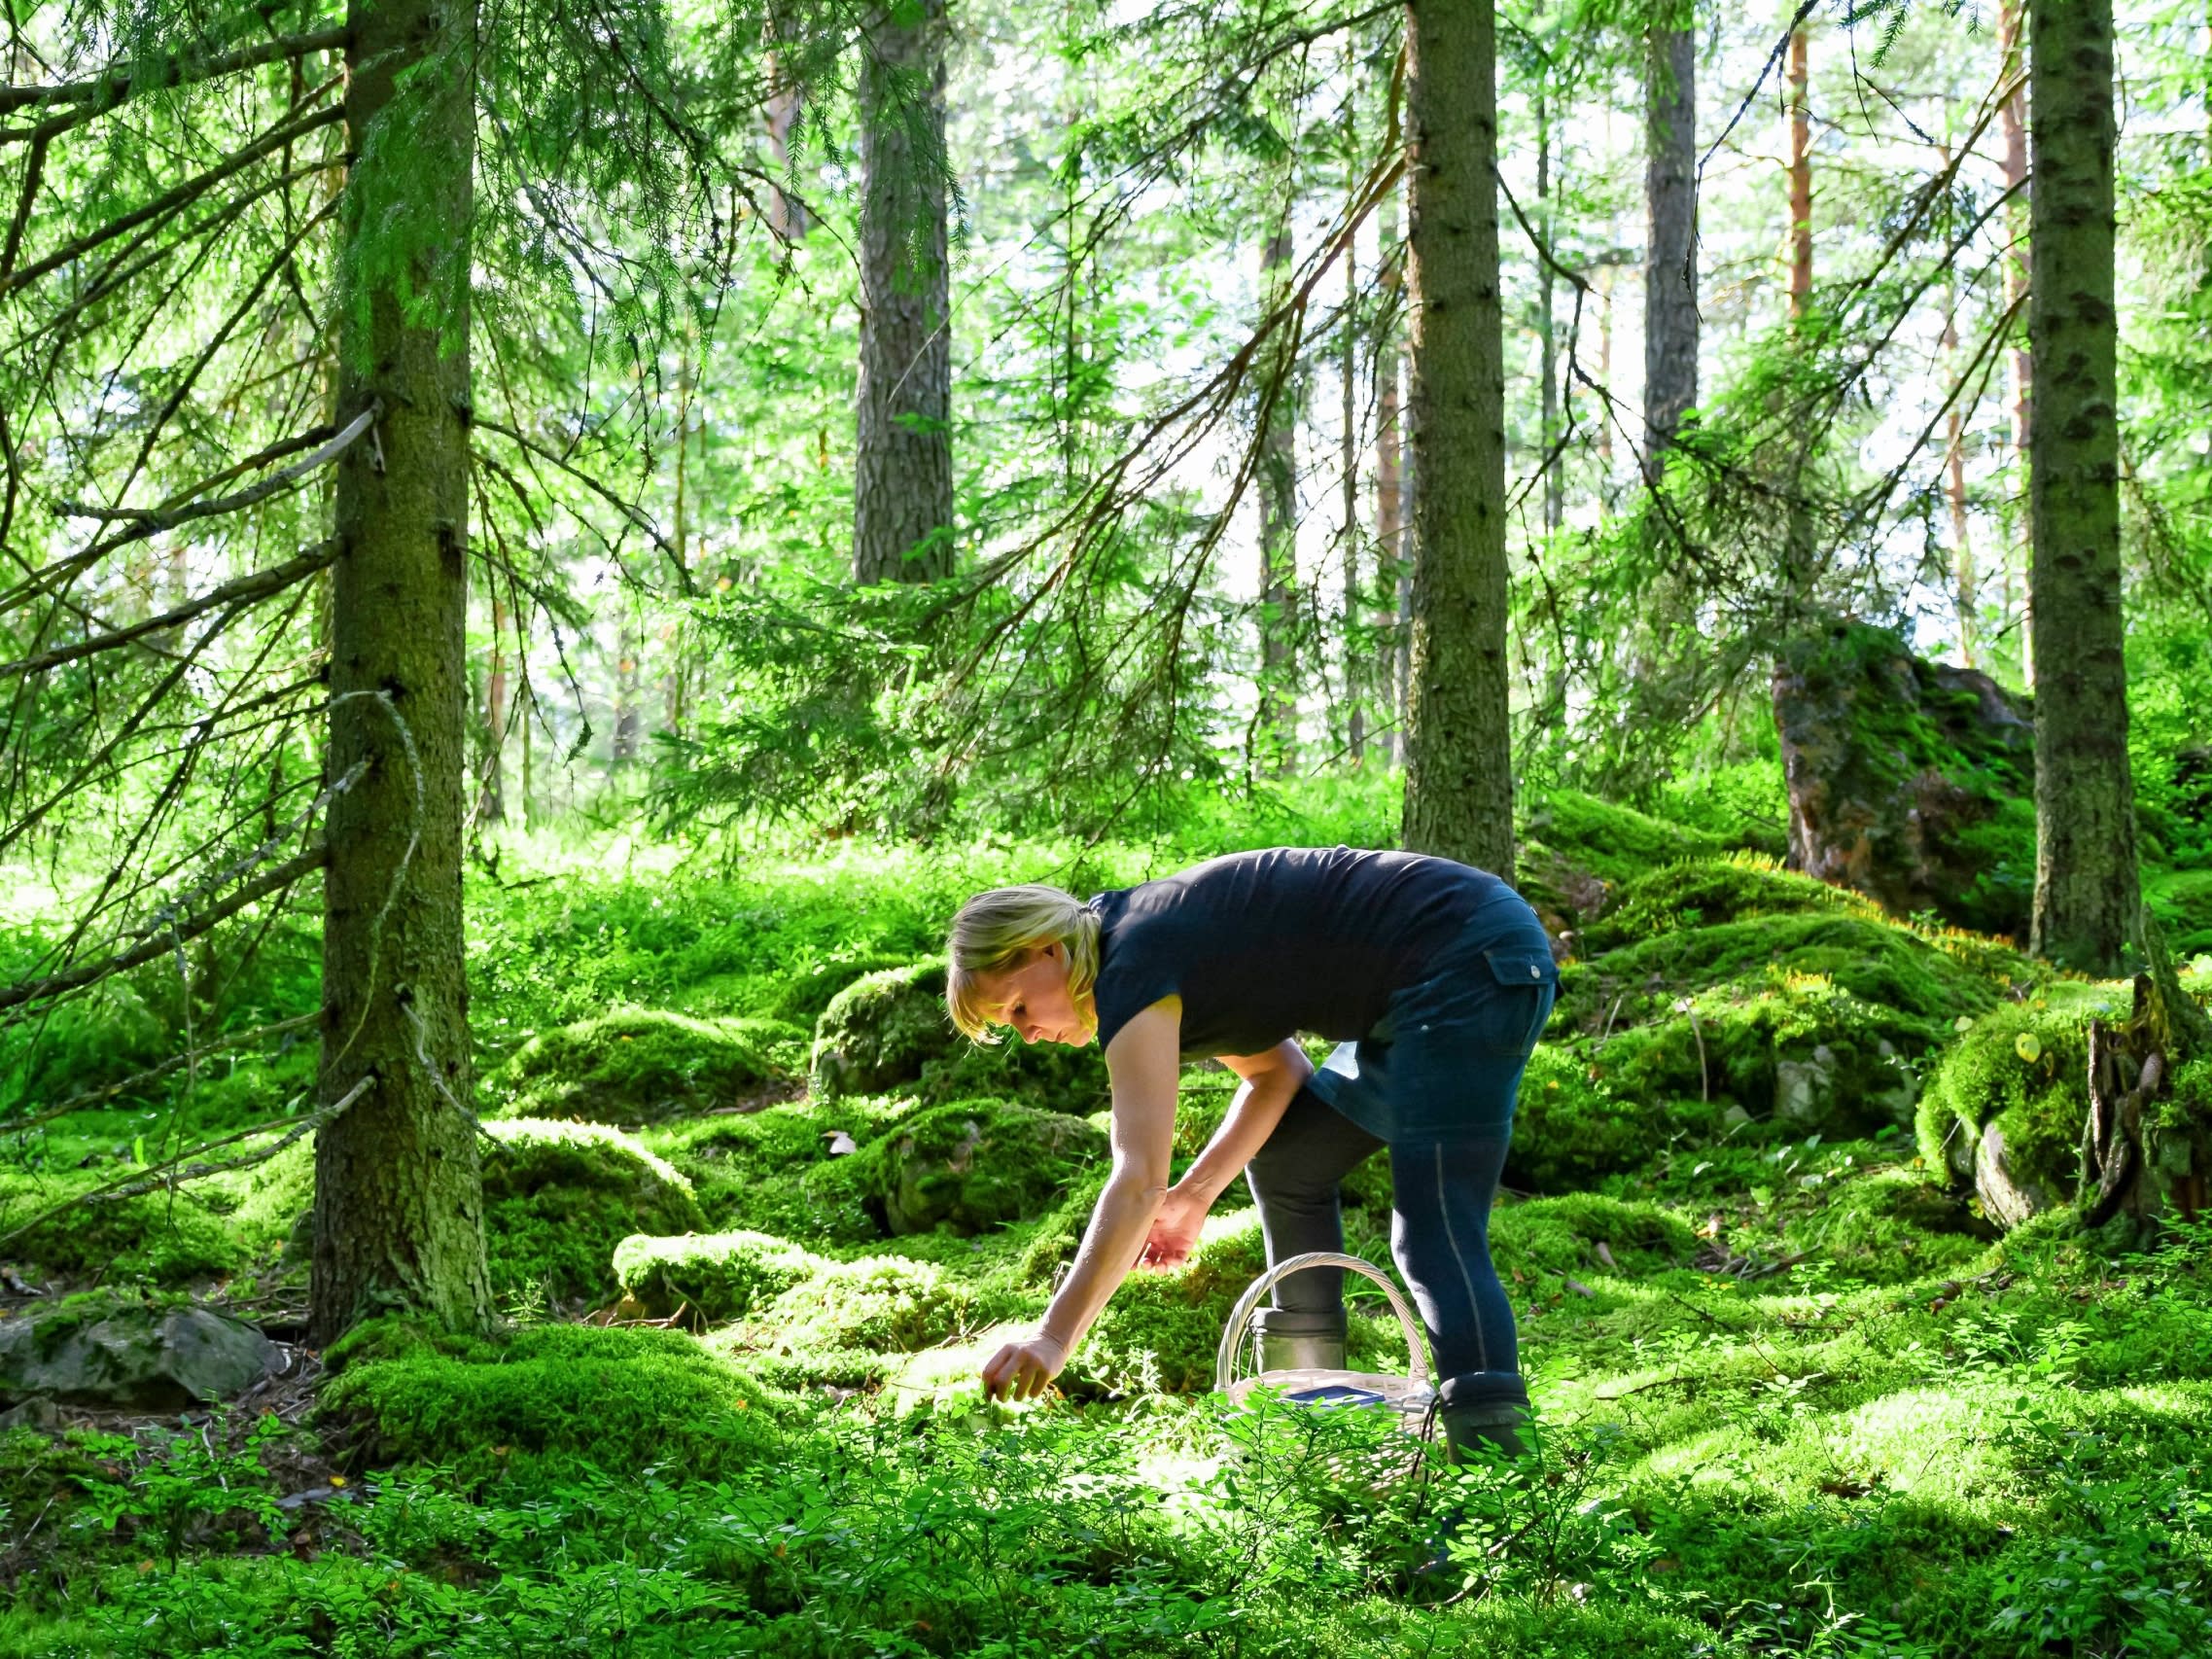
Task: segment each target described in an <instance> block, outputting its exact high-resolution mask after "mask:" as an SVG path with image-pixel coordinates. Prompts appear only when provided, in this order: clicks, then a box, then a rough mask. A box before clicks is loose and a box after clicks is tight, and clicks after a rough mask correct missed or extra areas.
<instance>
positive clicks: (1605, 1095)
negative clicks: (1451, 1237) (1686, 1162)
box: [1505, 1043, 1722, 1192]
mask: <svg viewBox="0 0 2212 1659" xmlns="http://www.w3.org/2000/svg"><path fill="white" fill-rule="evenodd" d="M1693 1064H1695V1062H1694V1061H1693ZM1721 1110H1722V1109H1721V1108H1720V1107H1719V1106H1717V1105H1713V1104H1710V1103H1707V1102H1703V1101H1700V1100H1698V1099H1697V1098H1696V1097H1695V1096H1692V1097H1689V1098H1686V1099H1685V1098H1681V1097H1675V1096H1668V1095H1653V1096H1649V1097H1646V1096H1640V1095H1638V1096H1631V1095H1628V1094H1624V1093H1623V1092H1621V1091H1620V1090H1619V1089H1617V1088H1616V1087H1615V1086H1614V1085H1613V1083H1612V1082H1610V1081H1609V1080H1608V1079H1607V1075H1606V1071H1605V1068H1604V1067H1603V1066H1602V1065H1601V1064H1599V1063H1598V1062H1597V1061H1594V1060H1593V1059H1591V1058H1590V1057H1589V1056H1588V1055H1586V1054H1585V1053H1583V1052H1582V1051H1581V1050H1580V1049H1579V1047H1578V1048H1574V1049H1569V1048H1566V1047H1562V1046H1560V1045H1557V1044H1551V1043H1545V1044H1541V1045H1539V1046H1538V1047H1537V1049H1536V1052H1535V1053H1534V1054H1532V1055H1530V1056H1529V1058H1528V1069H1527V1072H1525V1073H1524V1074H1523V1075H1522V1078H1521V1098H1520V1103H1519V1105H1518V1106H1517V1107H1516V1108H1515V1110H1514V1115H1513V1141H1512V1144H1511V1145H1510V1146H1509V1147H1507V1148H1506V1154H1505V1183H1506V1184H1507V1185H1508V1186H1511V1187H1514V1188H1516V1189H1517V1190H1520V1191H1524V1192H1562V1191H1571V1190H1573V1189H1575V1188H1577V1187H1581V1186H1585V1185H1588V1184H1589V1183H1590V1182H1592V1181H1594V1180H1596V1179H1597V1178H1598V1177H1599V1176H1603V1175H1610V1174H1613V1173H1614V1172H1616V1171H1619V1170H1625V1169H1633V1168H1635V1167H1636V1166H1637V1165H1639V1164H1642V1163H1644V1162H1646V1161H1647V1160H1649V1159H1650V1158H1651V1157H1653V1156H1654V1155H1656V1154H1657V1153H1658V1152H1659V1150H1660V1149H1661V1148H1662V1147H1665V1146H1666V1145H1667V1144H1668V1142H1669V1141H1671V1140H1673V1139H1674V1138H1675V1137H1676V1136H1678V1135H1685V1134H1687V1135H1694V1136H1702V1135H1704V1134H1708V1133H1710V1132H1711V1131H1712V1129H1713V1128H1714V1127H1715V1126H1716V1125H1717V1124H1718V1122H1719V1119H1720V1113H1721Z"/></svg>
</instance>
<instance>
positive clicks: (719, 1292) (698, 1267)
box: [614, 1233, 825, 1324]
mask: <svg viewBox="0 0 2212 1659" xmlns="http://www.w3.org/2000/svg"><path fill="white" fill-rule="evenodd" d="M824 1265H825V1264H824V1262H823V1260H822V1258H821V1257H820V1256H818V1255H816V1254H815V1253H813V1252H811V1251H807V1250H802V1249H800V1248H799V1247H798V1246H797V1245H795V1244H792V1243H790V1241H789V1240H787V1239H779V1238H777V1237H775V1236H774V1235H773V1234H770V1233H687V1234H685V1236H684V1237H682V1238H653V1237H650V1236H649V1235H647V1234H644V1233H636V1234H633V1235H631V1236H630V1237H629V1238H626V1239H624V1240H623V1241H622V1242H621V1243H620V1244H618V1245H616V1246H615V1247H614V1277H615V1278H616V1279H617V1280H619V1281H620V1282H621V1286H622V1290H623V1293H624V1294H625V1295H627V1296H629V1297H631V1298H632V1299H633V1300H635V1301H637V1302H638V1303H639V1304H640V1305H641V1306H643V1307H644V1309H645V1311H646V1312H647V1313H648V1314H650V1316H651V1317H652V1318H654V1319H667V1318H669V1317H670V1316H671V1315H673V1314H675V1313H676V1312H677V1310H678V1309H679V1308H685V1307H688V1308H690V1309H692V1310H693V1311H695V1312H696V1313H698V1314H699V1315H700V1316H701V1317H702V1318H704V1319H708V1320H712V1321H714V1322H716V1323H718V1324H719V1323H720V1322H721V1321H723V1320H733V1319H738V1318H741V1317H742V1316H744V1315H745V1314H748V1313H751V1312H752V1311H753V1310H754V1309H755V1308H756V1307H758V1306H760V1305H761V1304H763V1303H765V1302H768V1301H772V1300H773V1299H774V1298H776V1297H777V1296H779V1295H781V1294H783V1292H784V1291H786V1290H788V1289H790V1288H791V1287H792V1286H793V1285H796V1284H797V1283H798V1282H799V1281H800V1280H802V1279H804V1278H806V1277H807V1276H808V1275H810V1274H814V1273H819V1272H820V1271H822V1269H823V1267H824Z"/></svg>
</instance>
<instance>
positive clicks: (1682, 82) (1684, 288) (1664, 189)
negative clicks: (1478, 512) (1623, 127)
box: [1643, 0, 1698, 481]
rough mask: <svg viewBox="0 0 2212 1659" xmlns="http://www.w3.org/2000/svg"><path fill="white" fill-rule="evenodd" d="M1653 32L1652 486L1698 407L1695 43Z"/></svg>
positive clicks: (1648, 454)
mask: <svg viewBox="0 0 2212 1659" xmlns="http://www.w3.org/2000/svg"><path fill="white" fill-rule="evenodd" d="M1690 21H1691V18H1690V13H1689V6H1688V4H1687V0H1685V3H1684V4H1683V5H1682V10H1681V15H1680V18H1679V22H1680V25H1681V26H1679V27H1675V28H1661V29H1655V30H1654V31H1653V32H1652V35H1651V38H1650V40H1649V42H1648V43H1647V53H1646V63H1645V87H1644V97H1645V103H1644V146H1645V148H1644V224H1645V237H1644V246H1645V255H1644V261H1645V263H1644V344H1643V449H1644V477H1646V479H1647V480H1650V481H1657V479H1658V477H1659V476H1660V473H1661V471H1662V470H1663V466H1664V457H1665V455H1666V453H1667V450H1668V447H1669V446H1670V445H1671V444H1672V443H1673V441H1674V436H1675V433H1676V432H1677V431H1678V430H1679V429H1680V427H1681V424H1682V416H1683V414H1684V413H1685V411H1687V410H1689V409H1690V408H1692V407H1694V406H1696V404H1697V402H1698V272H1697V244H1698V122H1697V107H1698V106H1697V72H1698V53H1697V41H1696V37H1695V35H1694V34H1693V32H1692V30H1691V28H1690V26H1689V25H1690Z"/></svg>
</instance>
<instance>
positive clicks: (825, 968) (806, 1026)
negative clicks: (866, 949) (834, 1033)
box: [771, 952, 912, 1031]
mask: <svg viewBox="0 0 2212 1659" xmlns="http://www.w3.org/2000/svg"><path fill="white" fill-rule="evenodd" d="M910 966H912V964H911V963H910V961H909V960H908V959H907V958H906V957H903V956H885V955H882V954H880V953H875V952H870V953H868V954H865V955H861V956H855V957H852V958H849V959H846V960H843V961H837V962H818V963H815V964H813V965H812V966H810V967H808V968H807V969H806V970H805V971H802V972H800V973H799V974H797V975H796V976H795V977H793V978H790V979H787V980H785V981H784V982H783V985H782V987H781V989H779V990H778V991H777V993H776V1001H775V1006H774V1008H773V1009H772V1010H771V1011H772V1012H773V1013H774V1015H775V1017H776V1018H778V1019H780V1020H788V1021H790V1023H791V1024H792V1025H795V1026H798V1027H799V1028H801V1029H802V1030H806V1031H812V1030H813V1029H814V1027H815V1025H816V1023H817V1022H818V1021H820V1019H821V1018H822V1016H823V1014H824V1012H825V1011H826V1010H827V1008H828V1006H829V1005H830V1004H831V1003H833V1002H835V1001H836V1000H837V997H838V994H839V993H840V992H842V991H844V990H845V989H846V988H847V987H849V986H851V985H853V984H855V983H857V982H858V981H860V980H861V979H864V978H865V977H867V975H869V974H871V973H881V972H883V971H885V970H887V969H894V968H906V967H910Z"/></svg>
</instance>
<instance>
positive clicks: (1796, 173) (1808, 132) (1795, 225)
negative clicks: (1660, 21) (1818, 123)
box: [1783, 26, 1818, 632]
mask: <svg viewBox="0 0 2212 1659" xmlns="http://www.w3.org/2000/svg"><path fill="white" fill-rule="evenodd" d="M1811 88H1812V47H1811V42H1810V41H1809V40H1808V37H1807V34H1806V31H1805V29H1804V28H1803V27H1802V26H1800V27H1798V28H1796V29H1793V30H1792V31H1791V32H1790V55H1789V104H1790V140H1789V156H1790V159H1789V196H1790V229H1789V250H1790V281H1789V295H1790V309H1789V316H1790V335H1791V337H1792V338H1793V339H1794V340H1798V341H1800V342H1801V343H1802V341H1803V339H1804V335H1805V331H1806V327H1807V325H1808V321H1809V319H1810V317H1811V312H1812V103H1811ZM1807 436H1809V435H1807ZM1791 447H1792V450H1793V452H1794V457H1793V460H1792V462H1791V466H1790V477H1789V483H1788V493H1789V505H1788V514H1787V523H1786V525H1785V527H1784V531H1783V542H1784V547H1783V559H1784V562H1785V563H1786V565H1787V567H1788V568H1787V570H1786V572H1785V573H1784V582H1785V586H1786V591H1787V595H1788V605H1789V609H1788V613H1787V615H1786V617H1785V618H1784V627H1785V630H1786V631H1788V632H1795V631H1796V630H1797V629H1798V628H1801V627H1804V626H1805V625H1807V623H1808V620H1809V619H1810V617H1811V614H1812V608H1813V583H1814V581H1815V578H1816V576H1817V572H1816V571H1815V569H1814V563H1815V560H1816V558H1817V553H1818V550H1817V548H1816V547H1814V545H1813V527H1812V507H1811V503H1810V502H1809V501H1808V500H1807V498H1806V471H1807V467H1808V463H1809V461H1810V459H1811V455H1810V450H1809V447H1808V442H1807V441H1806V438H1804V437H1801V438H1799V439H1797V440H1796V441H1793V443H1792V445H1791Z"/></svg>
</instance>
